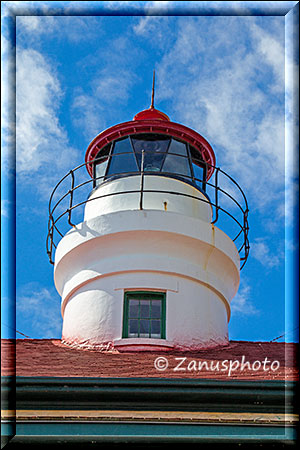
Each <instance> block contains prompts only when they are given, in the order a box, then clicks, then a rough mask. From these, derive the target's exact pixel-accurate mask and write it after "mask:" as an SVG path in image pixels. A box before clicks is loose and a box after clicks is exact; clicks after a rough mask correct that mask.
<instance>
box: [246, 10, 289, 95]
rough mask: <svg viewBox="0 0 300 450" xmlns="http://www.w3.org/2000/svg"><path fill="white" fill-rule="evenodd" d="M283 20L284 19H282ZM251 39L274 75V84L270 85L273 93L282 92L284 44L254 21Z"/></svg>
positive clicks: (251, 27)
mask: <svg viewBox="0 0 300 450" xmlns="http://www.w3.org/2000/svg"><path fill="white" fill-rule="evenodd" d="M282 20H284V18H282ZM250 31H251V33H252V36H253V39H254V41H255V42H256V45H257V49H258V51H259V52H260V53H261V54H262V56H263V60H264V63H265V64H268V65H269V66H270V67H271V69H272V71H273V74H274V77H275V83H272V84H271V89H273V90H275V91H277V90H278V91H281V92H282V91H283V90H284V70H285V69H284V63H285V61H284V59H285V51H284V50H285V49H284V43H283V42H280V41H279V40H278V38H277V37H276V36H274V35H273V36H272V35H271V34H270V33H268V32H267V31H266V30H263V29H262V28H261V27H259V26H258V25H257V24H256V23H255V22H254V21H253V23H252V24H251V26H250Z"/></svg>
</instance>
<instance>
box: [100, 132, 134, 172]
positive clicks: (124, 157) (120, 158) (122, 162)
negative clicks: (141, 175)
mask: <svg viewBox="0 0 300 450" xmlns="http://www.w3.org/2000/svg"><path fill="white" fill-rule="evenodd" d="M126 172H138V166H137V163H136V159H135V156H134V153H133V150H132V147H131V143H130V139H129V138H125V139H122V140H120V141H116V142H115V143H114V148H113V151H112V156H111V161H110V164H109V168H108V171H107V176H111V175H116V174H120V173H126Z"/></svg>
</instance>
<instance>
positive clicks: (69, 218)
mask: <svg viewBox="0 0 300 450" xmlns="http://www.w3.org/2000/svg"><path fill="white" fill-rule="evenodd" d="M70 175H71V179H72V181H71V189H70V190H69V194H70V205H69V209H68V213H69V214H68V223H69V225H70V226H71V227H73V228H75V225H74V224H73V223H72V222H71V213H72V206H73V190H74V178H75V177H74V173H73V170H70Z"/></svg>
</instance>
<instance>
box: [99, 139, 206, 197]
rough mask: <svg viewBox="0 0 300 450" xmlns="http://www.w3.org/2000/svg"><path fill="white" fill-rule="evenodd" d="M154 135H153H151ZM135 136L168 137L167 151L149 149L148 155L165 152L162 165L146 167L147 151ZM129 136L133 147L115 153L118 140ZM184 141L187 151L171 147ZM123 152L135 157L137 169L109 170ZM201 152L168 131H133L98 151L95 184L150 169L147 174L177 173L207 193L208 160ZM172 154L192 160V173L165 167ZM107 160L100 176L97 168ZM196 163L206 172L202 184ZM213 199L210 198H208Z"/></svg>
mask: <svg viewBox="0 0 300 450" xmlns="http://www.w3.org/2000/svg"><path fill="white" fill-rule="evenodd" d="M150 138H151V139H150ZM133 139H135V140H142V139H143V140H144V141H148V142H152V141H153V142H156V140H159V139H160V140H165V141H168V143H167V146H166V149H165V151H153V152H151V151H149V150H148V151H146V152H145V155H146V156H148V155H150V154H152V155H155V156H158V155H161V163H160V168H159V170H155V171H151V170H145V169H144V164H143V167H141V161H143V160H144V158H143V152H142V151H137V150H136V147H135V146H136V144H134V143H133ZM125 140H127V141H128V143H129V145H130V150H129V151H125V152H121V153H119V152H118V153H114V150H115V147H116V144H117V143H118V142H122V141H125ZM174 142H175V143H180V144H183V145H184V146H185V152H186V154H180V153H179V152H177V153H176V152H175V151H170V148H171V147H172V144H173V143H174ZM119 155H123V156H125V155H128V156H129V155H132V156H133V158H134V161H135V163H136V168H137V170H136V171H132V172H129V171H126V170H125V171H124V170H122V172H119V173H118V172H115V173H109V172H110V170H111V166H112V163H113V162H114V161H115V158H117V157H118V156H119ZM138 155H141V158H140V159H141V161H139V159H138ZM196 155H197V156H198V155H199V153H198V152H197V150H196V149H195V148H194V147H193V146H192V145H191V144H189V143H187V142H184V141H181V140H180V139H178V138H175V137H173V136H170V135H167V134H166V135H165V134H149V133H139V134H132V135H128V136H122V137H121V138H120V139H116V140H114V141H112V142H110V143H109V144H107V145H105V147H104V148H102V149H101V150H100V151H99V152H98V154H97V155H96V158H95V160H94V162H93V165H92V167H93V171H92V173H93V180H94V181H93V187H94V188H97V187H98V186H99V184H100V183H97V181H100V182H101V184H102V183H105V182H106V181H112V180H114V179H117V178H121V177H127V176H130V175H136V174H140V173H142V172H144V173H146V174H147V175H158V174H159V175H160V176H167V177H173V178H177V179H179V180H181V181H184V182H187V183H189V184H192V185H193V186H194V187H195V186H196V187H197V189H199V190H200V191H201V192H202V193H203V194H204V195H206V194H205V191H206V179H207V164H206V162H205V161H204V159H203V158H201V159H200V158H199V156H198V157H197V156H196ZM169 156H171V158H172V157H173V160H174V158H182V161H186V160H187V163H188V167H189V175H188V174H184V173H183V172H182V173H181V172H177V173H176V172H173V171H172V172H169V171H166V170H164V166H165V164H166V162H168V161H169V160H168V159H167V157H169ZM106 162H107V164H106V166H105V168H104V170H103V174H102V175H100V176H99V177H98V176H97V168H98V167H101V165H102V164H105V163H106ZM194 166H197V167H198V168H200V169H201V170H202V171H203V175H202V177H201V180H202V182H201V188H200V186H199V180H200V179H199V178H198V177H196V175H195V170H194ZM208 200H209V199H208Z"/></svg>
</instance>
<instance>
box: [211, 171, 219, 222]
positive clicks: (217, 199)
mask: <svg viewBox="0 0 300 450" xmlns="http://www.w3.org/2000/svg"><path fill="white" fill-rule="evenodd" d="M218 174H219V168H218V167H216V172H215V211H216V217H215V220H213V221H212V224H214V223H216V222H217V220H218V218H219V195H218V193H219V187H218Z"/></svg>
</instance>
